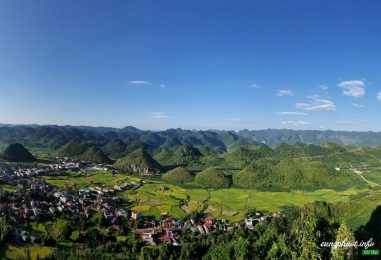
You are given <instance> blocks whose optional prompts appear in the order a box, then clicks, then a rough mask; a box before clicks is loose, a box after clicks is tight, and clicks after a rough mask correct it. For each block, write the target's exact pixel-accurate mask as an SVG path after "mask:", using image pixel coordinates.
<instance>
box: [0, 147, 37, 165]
mask: <svg viewBox="0 0 381 260" xmlns="http://www.w3.org/2000/svg"><path fill="white" fill-rule="evenodd" d="M2 157H3V158H4V159H5V160H7V161H11V162H32V161H35V160H36V158H35V157H34V156H33V155H32V154H31V153H30V152H29V151H28V150H27V149H26V148H25V147H24V146H23V145H22V144H19V143H14V144H10V145H8V147H7V148H5V150H4V152H3V154H2Z"/></svg>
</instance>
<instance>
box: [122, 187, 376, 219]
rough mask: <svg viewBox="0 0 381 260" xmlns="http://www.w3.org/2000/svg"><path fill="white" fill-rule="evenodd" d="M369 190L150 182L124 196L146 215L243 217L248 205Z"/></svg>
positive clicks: (271, 206) (330, 198) (279, 204)
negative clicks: (184, 185)
mask: <svg viewBox="0 0 381 260" xmlns="http://www.w3.org/2000/svg"><path fill="white" fill-rule="evenodd" d="M369 192H371V190H370V189H369V188H367V187H366V184H364V185H363V188H348V189H345V190H340V191H337V190H334V189H320V190H315V191H302V190H291V191H259V190H254V189H240V188H230V189H221V190H205V189H202V188H182V187H179V186H175V185H172V184H166V183H162V182H150V183H147V184H144V185H143V186H142V187H140V188H139V189H137V190H134V191H126V192H124V193H123V195H122V196H123V197H125V198H127V199H129V200H130V201H131V202H132V203H133V205H134V206H133V207H132V209H133V210H135V211H140V212H142V213H143V215H147V216H154V217H158V216H159V215H160V214H161V213H164V212H167V213H169V214H170V215H172V216H173V217H177V218H183V217H185V216H186V215H189V214H191V213H192V212H205V213H208V214H210V215H212V216H213V217H215V218H217V219H228V220H230V221H240V220H242V219H243V218H244V215H245V212H246V211H247V210H248V209H254V208H255V209H256V210H261V211H264V212H275V211H282V210H285V209H287V208H288V207H292V206H296V207H300V206H303V205H304V204H306V203H312V202H314V201H327V202H338V201H343V202H346V201H350V200H352V199H357V198H360V197H364V196H367V195H368V194H369ZM372 192H379V191H377V190H373V191H372ZM359 217H360V216H359Z"/></svg>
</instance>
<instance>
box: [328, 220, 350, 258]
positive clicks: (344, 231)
mask: <svg viewBox="0 0 381 260" xmlns="http://www.w3.org/2000/svg"><path fill="white" fill-rule="evenodd" d="M355 241H356V238H355V236H354V234H353V232H352V231H351V230H350V229H349V228H348V226H347V225H346V224H345V222H343V223H341V225H340V228H339V230H338V231H337V236H336V242H337V243H340V242H344V243H345V242H346V243H352V242H355ZM354 257H355V249H354V248H353V247H345V246H344V247H342V246H340V247H333V248H332V259H334V260H341V259H345V260H350V259H354Z"/></svg>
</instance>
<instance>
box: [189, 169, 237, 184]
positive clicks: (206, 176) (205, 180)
mask: <svg viewBox="0 0 381 260" xmlns="http://www.w3.org/2000/svg"><path fill="white" fill-rule="evenodd" d="M195 180H196V182H198V184H200V185H201V186H203V187H207V188H212V189H223V188H229V186H230V183H231V181H230V178H229V177H228V176H226V175H225V173H224V171H223V170H222V169H221V168H217V167H212V168H208V169H205V170H203V171H202V172H200V173H198V174H197V175H196V178H195Z"/></svg>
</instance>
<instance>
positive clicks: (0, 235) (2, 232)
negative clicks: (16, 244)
mask: <svg viewBox="0 0 381 260" xmlns="http://www.w3.org/2000/svg"><path fill="white" fill-rule="evenodd" d="M10 231H11V227H10V226H9V224H8V222H7V220H6V218H5V216H0V248H1V246H2V245H3V243H4V241H5V238H6V236H7V235H8V233H9V232H10Z"/></svg>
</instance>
